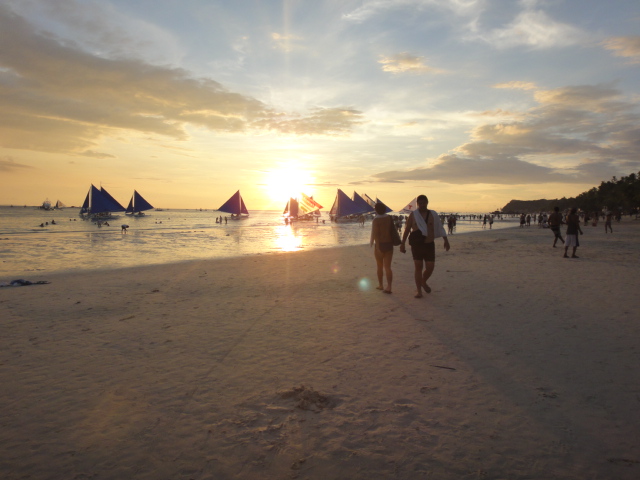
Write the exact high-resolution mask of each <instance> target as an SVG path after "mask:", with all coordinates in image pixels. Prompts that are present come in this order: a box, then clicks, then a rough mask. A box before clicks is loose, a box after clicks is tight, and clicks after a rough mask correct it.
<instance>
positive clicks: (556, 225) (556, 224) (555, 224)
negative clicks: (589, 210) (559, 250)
mask: <svg viewBox="0 0 640 480" xmlns="http://www.w3.org/2000/svg"><path fill="white" fill-rule="evenodd" d="M560 225H562V215H561V214H560V209H559V208H558V207H553V213H552V214H551V215H549V228H550V229H551V231H552V232H553V234H554V235H555V238H554V239H553V248H555V247H556V242H557V241H558V239H560V243H564V240H563V239H562V234H561V233H560Z"/></svg>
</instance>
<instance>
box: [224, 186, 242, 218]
mask: <svg viewBox="0 0 640 480" xmlns="http://www.w3.org/2000/svg"><path fill="white" fill-rule="evenodd" d="M218 211H220V212H225V213H230V214H231V220H242V219H245V218H248V217H249V211H248V210H247V207H246V206H245V204H244V200H242V195H240V190H238V191H237V192H236V193H234V194H233V195H232V196H231V198H230V199H229V200H227V201H226V202H225V203H224V204H223V205H222V206H221V207H220V208H218Z"/></svg>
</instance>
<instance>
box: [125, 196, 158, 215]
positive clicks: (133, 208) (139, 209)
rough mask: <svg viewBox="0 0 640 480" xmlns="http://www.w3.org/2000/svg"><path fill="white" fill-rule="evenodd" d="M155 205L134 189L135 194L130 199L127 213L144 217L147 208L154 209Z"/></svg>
mask: <svg viewBox="0 0 640 480" xmlns="http://www.w3.org/2000/svg"><path fill="white" fill-rule="evenodd" d="M152 209H153V205H151V204H150V203H149V202H147V201H146V200H145V199H144V197H143V196H142V195H140V194H139V193H138V191H137V190H134V191H133V196H132V197H131V200H129V205H128V206H127V209H126V210H125V215H131V216H133V217H144V216H145V213H144V212H145V211H146V210H152Z"/></svg>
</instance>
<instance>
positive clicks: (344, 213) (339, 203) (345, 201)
mask: <svg viewBox="0 0 640 480" xmlns="http://www.w3.org/2000/svg"><path fill="white" fill-rule="evenodd" d="M365 203H366V202H365ZM367 208H369V205H367ZM366 211H368V210H365V208H363V206H362V205H358V204H357V203H356V202H354V201H353V200H351V199H350V198H349V197H348V196H347V194H346V193H344V192H343V191H342V190H340V189H338V193H337V194H336V199H335V200H334V202H333V206H332V207H331V210H330V211H329V216H330V217H331V221H332V222H336V223H349V222H357V221H358V220H359V219H360V216H361V215H362V214H363V213H366Z"/></svg>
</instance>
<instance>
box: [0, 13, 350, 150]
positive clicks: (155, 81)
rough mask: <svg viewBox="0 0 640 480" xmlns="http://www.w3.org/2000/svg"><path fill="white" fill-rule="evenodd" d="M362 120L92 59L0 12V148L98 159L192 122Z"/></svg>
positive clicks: (151, 68) (244, 128) (242, 127)
mask: <svg viewBox="0 0 640 480" xmlns="http://www.w3.org/2000/svg"><path fill="white" fill-rule="evenodd" d="M361 121H362V113H361V112H357V111H355V110H353V109H350V108H340V107H337V108H335V107H318V108H317V109H315V110H313V111H311V112H310V113H309V114H307V115H304V114H300V113H286V112H280V111H278V110H277V109H275V108H273V107H270V106H268V105H266V104H264V103H263V102H261V101H259V100H257V99H255V98H253V97H250V96H248V95H243V94H241V93H236V92H232V91H230V90H228V89H226V88H225V87H224V86H223V85H221V84H220V83H218V82H216V81H215V80H212V79H207V78H204V79H202V78H193V77H192V76H190V74H189V72H187V71H185V70H182V69H178V68H170V67H163V66H155V65H151V64H148V63H145V62H144V61H141V60H136V59H119V58H118V59H110V58H103V57H100V56H96V55H94V54H92V53H88V52H86V51H83V50H81V49H79V48H77V47H75V46H73V45H68V44H67V43H66V42H64V41H63V40H61V39H60V38H57V37H55V36H53V35H51V34H47V33H41V32H38V31H36V30H35V28H34V27H33V26H32V25H30V24H29V23H27V22H26V21H25V19H24V18H22V17H20V16H18V15H16V14H15V13H12V12H11V11H9V9H8V8H7V7H6V6H2V5H0V145H2V146H5V147H10V148H18V149H30V150H40V151H49V152H64V153H73V154H80V155H86V156H96V155H98V156H100V158H105V156H108V154H103V153H96V150H95V148H96V146H97V145H98V144H99V143H100V141H101V139H102V137H105V136H109V135H114V134H116V133H121V132H123V131H129V132H137V133H146V134H158V135H162V136H166V137H172V138H174V139H178V140H185V139H187V138H188V135H187V133H186V130H185V127H186V125H187V124H193V125H196V126H200V127H204V128H207V129H210V130H212V131H216V132H227V133H239V134H240V133H246V132H249V131H256V130H258V131H272V132H276V133H287V134H292V133H293V134H304V135H336V134H341V135H344V134H347V133H348V132H349V131H350V130H351V129H352V128H353V126H354V125H357V124H358V123H360V122H361Z"/></svg>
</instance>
